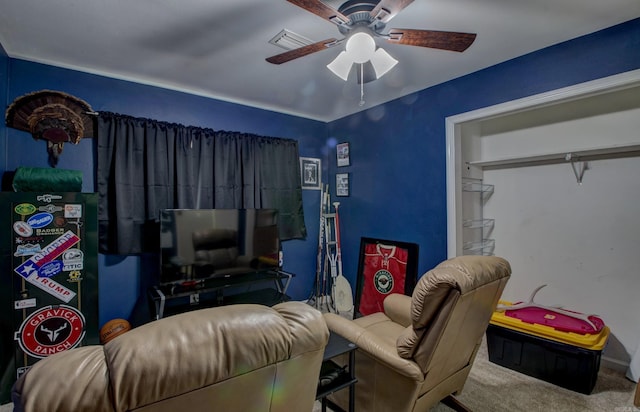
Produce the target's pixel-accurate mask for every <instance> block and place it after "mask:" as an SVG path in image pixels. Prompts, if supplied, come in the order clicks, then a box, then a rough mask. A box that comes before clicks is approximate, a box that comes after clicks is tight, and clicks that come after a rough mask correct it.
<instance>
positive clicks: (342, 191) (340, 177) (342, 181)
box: [336, 173, 349, 196]
mask: <svg viewBox="0 0 640 412" xmlns="http://www.w3.org/2000/svg"><path fill="white" fill-rule="evenodd" d="M336 196H349V173H338V174H336Z"/></svg>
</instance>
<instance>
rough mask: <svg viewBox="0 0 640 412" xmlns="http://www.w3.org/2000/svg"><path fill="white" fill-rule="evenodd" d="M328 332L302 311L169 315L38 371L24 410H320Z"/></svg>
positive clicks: (25, 388) (22, 393) (21, 392)
mask: <svg viewBox="0 0 640 412" xmlns="http://www.w3.org/2000/svg"><path fill="white" fill-rule="evenodd" d="M328 339H329V331H328V329H327V326H326V323H325V321H324V318H323V317H322V314H321V313H320V312H319V311H317V310H316V309H314V308H312V307H310V306H309V305H306V304H304V303H301V302H286V303H281V304H279V305H276V306H274V307H273V308H270V307H267V306H260V305H232V306H223V307H217V308H212V309H202V310H197V311H193V312H188V313H183V314H181V315H176V316H170V317H167V318H164V319H160V320H157V321H154V322H151V323H148V324H146V325H143V326H140V327H138V328H135V329H133V330H131V331H129V332H127V333H125V334H123V335H121V336H118V337H116V338H114V339H113V340H111V341H109V342H108V343H107V344H105V345H104V346H98V345H96V346H85V347H80V348H76V349H71V350H68V351H65V352H60V353H58V354H55V355H52V356H50V357H48V358H45V359H42V360H41V361H39V362H38V363H36V364H35V365H34V366H33V367H32V368H31V369H30V370H29V371H28V372H27V373H26V374H25V375H23V376H22V377H21V378H20V379H19V380H18V381H17V382H16V384H15V385H14V389H13V402H14V406H15V408H16V409H15V410H16V411H25V412H49V411H73V412H107V411H154V412H156V411H166V412H169V411H171V412H175V411H189V412H197V411H214V410H215V411H242V412H245V411H264V412H267V411H271V412H276V411H281V412H289V411H311V410H312V409H313V404H314V401H315V396H316V389H317V384H318V376H319V373H320V365H321V363H322V357H323V354H324V348H325V346H326V344H327V341H328Z"/></svg>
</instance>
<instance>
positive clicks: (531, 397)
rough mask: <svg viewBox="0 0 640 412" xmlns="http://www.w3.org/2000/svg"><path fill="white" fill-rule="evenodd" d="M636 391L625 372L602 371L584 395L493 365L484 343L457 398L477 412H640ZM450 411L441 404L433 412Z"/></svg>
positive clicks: (606, 369)
mask: <svg viewBox="0 0 640 412" xmlns="http://www.w3.org/2000/svg"><path fill="white" fill-rule="evenodd" d="M635 387H636V384H635V383H633V382H631V381H630V380H628V379H627V378H625V377H624V374H623V373H622V372H618V371H614V370H612V369H608V368H605V367H601V368H600V372H599V373H598V380H597V382H596V386H595V388H594V389H593V392H592V393H591V395H583V394H581V393H577V392H574V391H571V390H568V389H564V388H561V387H559V386H556V385H553V384H550V383H547V382H544V381H541V380H539V379H535V378H531V377H529V376H526V375H523V374H521V373H518V372H515V371H512V370H510V369H507V368H503V367H501V366H498V365H496V364H494V363H491V362H489V359H488V355H487V348H486V342H484V343H483V346H482V348H480V351H479V352H478V356H477V357H476V361H475V363H474V364H473V368H472V369H471V373H470V374H469V378H468V379H467V383H466V384H465V387H464V390H463V391H462V393H461V394H460V395H459V396H458V397H457V398H458V399H459V400H460V401H462V402H463V403H464V404H465V405H466V406H467V407H469V408H470V409H471V410H473V411H477V412H482V411H487V412H507V411H508V412H515V411H522V412H538V411H539V412H543V411H544V412H547V411H556V412H561V411H566V412H574V411H576V412H577V411H580V412H591V411H593V412H602V411H607V412H632V411H640V409H637V408H634V406H633V396H634V393H635ZM450 411H451V409H449V408H448V407H446V406H444V405H442V404H440V405H438V406H437V407H435V408H433V409H432V411H431V412H450Z"/></svg>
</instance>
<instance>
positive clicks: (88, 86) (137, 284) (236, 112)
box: [2, 59, 327, 325]
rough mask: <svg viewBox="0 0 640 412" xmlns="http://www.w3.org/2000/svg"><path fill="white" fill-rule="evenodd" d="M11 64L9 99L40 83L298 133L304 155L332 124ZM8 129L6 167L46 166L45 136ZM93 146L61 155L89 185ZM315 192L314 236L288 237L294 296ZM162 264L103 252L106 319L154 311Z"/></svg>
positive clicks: (230, 124)
mask: <svg viewBox="0 0 640 412" xmlns="http://www.w3.org/2000/svg"><path fill="white" fill-rule="evenodd" d="M9 71H10V82H9V90H8V100H9V102H11V101H13V100H14V99H15V98H17V97H19V96H22V95H24V94H26V93H30V92H33V91H37V90H42V89H52V90H60V91H64V92H66V93H69V94H71V95H74V96H76V97H79V98H81V99H84V100H85V101H87V102H88V103H89V104H90V105H91V106H92V108H93V109H94V110H96V111H111V112H116V113H122V114H127V115H130V116H138V117H147V118H151V119H158V120H163V121H168V122H177V123H182V124H186V125H192V126H201V127H210V128H213V129H216V130H233V131H241V132H247V133H256V134H260V135H265V136H274V137H281V138H293V139H297V140H298V141H299V146H300V153H301V155H302V156H313V157H317V155H318V154H319V153H320V152H321V151H322V146H323V145H324V142H325V140H326V129H327V126H326V124H325V123H322V122H317V121H312V120H308V119H303V118H299V117H294V116H289V115H284V114H280V113H276V112H271V111H266V110H259V109H255V108H250V107H247V106H242V105H237V104H232V103H227V102H222V101H217V100H213V99H208V98H204V97H198V96H194V95H189V94H186V93H180V92H175V91H170V90H166V89H161V88H157V87H151V86H146V85H141V84H137V83H131V82H126V81H121V80H115V79H111V78H106V77H102V76H96V75H92V74H87V73H82V72H78V71H73V70H67V69H61V68H58V67H53V66H49V65H43V64H37V63H32V62H28V61H24V60H18V59H10V62H9ZM7 134H8V145H6V147H7V149H8V151H9V152H10V156H9V157H8V159H6V161H4V162H3V164H4V167H3V168H2V172H4V171H13V170H15V168H16V167H18V166H32V167H48V164H47V152H46V145H45V142H44V141H35V140H34V139H33V138H32V137H31V135H30V134H28V133H26V132H22V131H19V130H15V129H7ZM4 146H5V145H3V147H4ZM94 153H95V140H94V139H83V140H82V141H81V142H80V144H78V145H71V144H67V145H65V146H64V151H63V153H62V155H61V156H60V160H59V163H58V167H59V168H61V169H75V170H81V171H82V172H83V176H84V179H83V191H85V192H93V191H95V189H96V188H95V186H94V181H95V176H94V171H95V161H94ZM316 197H318V192H315V191H313V192H310V191H305V192H304V194H303V202H304V207H305V216H306V218H307V221H306V224H307V228H308V233H309V235H308V236H309V239H313V241H312V242H311V243H310V242H306V241H303V240H294V241H288V242H284V245H283V249H284V255H285V269H286V270H289V271H291V272H293V273H296V274H298V276H297V277H296V279H295V281H293V282H292V283H291V286H290V289H289V292H290V294H291V295H292V297H294V298H295V299H303V298H306V297H307V296H308V294H309V293H310V289H311V287H312V285H313V276H314V274H315V252H316V248H317V246H316V242H315V239H317V230H318V228H317V227H318V225H317V222H316V220H314V219H313V217H314V216H316V215H317V213H315V211H316V210H317V208H318V201H319V198H318V199H316ZM157 266H158V262H157V257H156V256H146V255H143V256H129V257H124V256H105V255H101V256H100V258H99V277H100V297H99V299H100V302H99V308H100V309H99V310H100V324H101V325H102V324H103V323H104V322H106V321H107V320H109V319H112V318H116V317H122V318H129V319H130V318H131V317H132V316H134V317H140V316H142V318H144V317H145V316H148V315H147V305H146V301H145V292H146V288H147V287H148V286H149V284H150V279H154V278H156V277H157V274H156V273H155V272H156V268H157ZM136 306H137V308H136ZM134 309H135V310H134ZM138 309H139V310H138ZM133 312H135V314H132V313H133ZM134 320H135V319H134Z"/></svg>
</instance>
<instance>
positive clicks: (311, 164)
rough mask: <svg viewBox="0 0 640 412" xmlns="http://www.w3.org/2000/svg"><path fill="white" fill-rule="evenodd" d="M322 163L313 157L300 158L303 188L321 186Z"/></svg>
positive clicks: (319, 187)
mask: <svg viewBox="0 0 640 412" xmlns="http://www.w3.org/2000/svg"><path fill="white" fill-rule="evenodd" d="M321 166H322V163H321V161H320V159H316V158H313V157H301V158H300V178H301V182H300V184H301V186H302V188H303V189H312V190H320V189H321V187H322V179H321V173H322V167H321Z"/></svg>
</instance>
